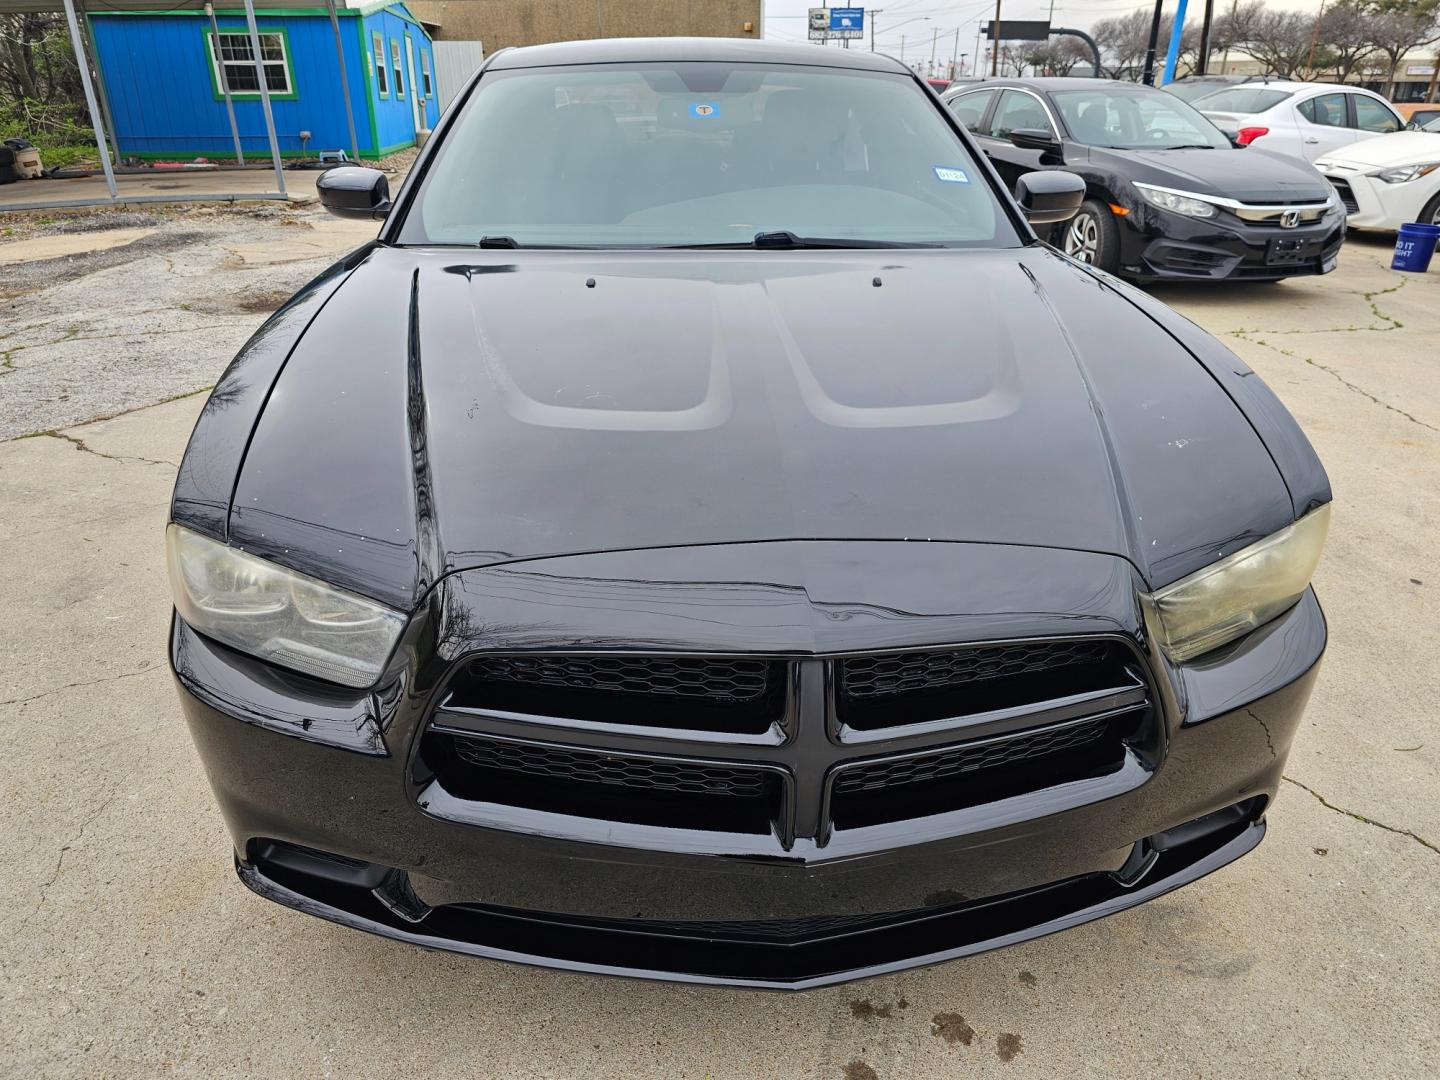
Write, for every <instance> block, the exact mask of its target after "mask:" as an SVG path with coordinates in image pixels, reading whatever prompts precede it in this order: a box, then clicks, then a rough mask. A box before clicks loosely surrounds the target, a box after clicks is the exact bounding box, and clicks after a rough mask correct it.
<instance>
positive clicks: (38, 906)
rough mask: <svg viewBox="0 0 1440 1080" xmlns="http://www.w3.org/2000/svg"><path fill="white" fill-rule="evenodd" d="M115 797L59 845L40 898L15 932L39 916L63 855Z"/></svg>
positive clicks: (42, 886) (95, 811) (108, 806)
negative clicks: (53, 865)
mask: <svg viewBox="0 0 1440 1080" xmlns="http://www.w3.org/2000/svg"><path fill="white" fill-rule="evenodd" d="M117 797H118V795H117V793H115V792H111V794H110V795H109V796H107V797H106V799H105V801H104V802H102V803H101V804H100V805H99V806H97V807H96V808H95V809H94V811H92V812H91V814H90V816H89V817H87V818H86V819H85V820H84V821H82V822H81V823H80V828H79V829H77V830H76V831H75V835H74V836H72V837H71V838H70V839H69V840H67V841H65V843H63V844H62V845H60V853H59V855H58V857H57V858H56V859H55V869H54V870H52V871H50V876H49V877H48V878H46V879H45V880H44V881H42V882H40V885H39V889H38V891H39V893H40V896H39V898H38V899H37V900H36V901H35V906H34V907H33V908H32V909H31V910H30V913H29V914H28V915H26V916H25V918H24V919H22V920H21V921H20V924H19V925H18V926H17V927H16V930H23V929H24V928H25V927H27V926H29V925H30V923H31V921H32V920H33V919H34V918H35V916H37V915H39V914H40V909H41V908H43V907H44V906H45V901H46V900H47V899H48V898H49V895H50V886H52V885H54V884H55V882H56V881H58V880H59V878H60V871H61V870H62V869H64V867H65V853H66V852H67V851H69V850H70V849H71V848H73V847H74V846H75V845H76V844H78V843H79V842H80V841H81V840H82V839H84V837H85V830H86V829H88V828H89V827H90V826H91V825H93V824H94V823H95V822H96V820H97V819H98V818H99V817H100V815H101V814H103V813H104V812H105V811H106V810H108V809H110V805H111V804H112V803H113V802H114V801H115V799H116V798H117Z"/></svg>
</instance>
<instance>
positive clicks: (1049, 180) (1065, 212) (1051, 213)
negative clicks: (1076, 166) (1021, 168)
mask: <svg viewBox="0 0 1440 1080" xmlns="http://www.w3.org/2000/svg"><path fill="white" fill-rule="evenodd" d="M1015 201H1016V202H1018V203H1019V204H1020V209H1021V210H1023V211H1025V220H1026V221H1028V222H1030V224H1031V225H1058V224H1059V223H1060V222H1062V221H1069V220H1070V219H1071V218H1072V217H1074V216H1075V211H1077V210H1079V209H1080V204H1081V203H1082V202H1084V201H1085V181H1084V180H1082V179H1081V178H1080V177H1078V176H1076V175H1075V174H1074V173H1071V172H1065V171H1064V170H1063V169H1046V170H1044V171H1043V172H1028V173H1022V174H1021V176H1020V179H1018V180H1016V181H1015Z"/></svg>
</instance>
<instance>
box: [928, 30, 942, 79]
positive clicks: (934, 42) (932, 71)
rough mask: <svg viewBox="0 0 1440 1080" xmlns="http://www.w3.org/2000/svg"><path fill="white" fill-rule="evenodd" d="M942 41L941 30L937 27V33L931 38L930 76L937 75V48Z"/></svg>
mask: <svg viewBox="0 0 1440 1080" xmlns="http://www.w3.org/2000/svg"><path fill="white" fill-rule="evenodd" d="M939 41H940V28H939V27H938V26H937V27H935V33H934V34H933V35H932V36H931V38H930V74H931V75H934V74H935V46H936V45H937V44H938V43H939Z"/></svg>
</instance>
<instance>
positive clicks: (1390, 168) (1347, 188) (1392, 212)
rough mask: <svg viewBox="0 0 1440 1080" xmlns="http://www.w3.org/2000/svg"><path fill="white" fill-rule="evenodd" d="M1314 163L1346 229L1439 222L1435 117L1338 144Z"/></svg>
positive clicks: (1439, 144) (1439, 125) (1439, 149)
mask: <svg viewBox="0 0 1440 1080" xmlns="http://www.w3.org/2000/svg"><path fill="white" fill-rule="evenodd" d="M1315 167H1316V168H1317V169H1319V170H1320V171H1321V172H1322V173H1324V174H1325V177H1326V179H1328V180H1329V181H1330V183H1331V184H1333V185H1334V186H1335V190H1336V192H1337V193H1338V194H1339V195H1340V201H1341V202H1343V203H1344V204H1345V214H1346V218H1345V220H1346V222H1347V223H1348V224H1349V226H1350V228H1352V229H1378V230H1381V231H1384V232H1393V231H1394V230H1396V229H1398V228H1400V226H1401V225H1404V224H1405V223H1406V222H1409V221H1424V222H1430V223H1433V224H1436V225H1440V120H1432V121H1431V122H1430V123H1429V124H1427V125H1426V126H1425V127H1423V128H1421V129H1420V130H1419V131H1397V132H1396V133H1395V134H1394V135H1386V136H1384V137H1383V138H1380V139H1367V140H1365V141H1364V142H1362V143H1356V144H1355V145H1354V146H1346V147H1342V148H1341V149H1340V150H1337V151H1335V152H1333V153H1330V154H1327V155H1326V156H1325V157H1323V158H1321V159H1320V160H1319V161H1317V162H1315Z"/></svg>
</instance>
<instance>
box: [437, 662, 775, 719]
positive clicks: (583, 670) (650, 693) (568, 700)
mask: <svg viewBox="0 0 1440 1080" xmlns="http://www.w3.org/2000/svg"><path fill="white" fill-rule="evenodd" d="M783 671H784V667H783V664H782V663H781V662H779V661H774V660H750V659H744V658H734V659H731V658H727V657H715V658H695V657H668V656H630V655H623V654H615V655H593V656H575V655H562V654H553V655H552V654H532V655H525V656H484V657H476V658H475V659H473V660H471V661H470V662H469V663H468V664H466V665H465V667H464V669H463V670H462V672H461V673H460V674H459V675H458V677H456V678H455V679H454V680H453V681H452V683H451V685H450V694H449V698H448V700H447V701H446V705H447V706H448V707H453V708H471V709H480V710H491V711H494V710H501V711H505V712H518V713H526V714H529V715H532V716H541V717H563V718H566V719H571V720H581V721H592V722H597V723H607V724H628V725H637V726H648V727H663V728H672V729H677V730H683V729H690V730H696V731H722V732H731V733H735V734H757V733H762V732H765V731H767V730H768V729H769V728H770V726H771V724H773V723H774V722H775V721H776V720H778V719H779V717H780V712H781V709H782V707H783V704H784V692H785V687H784V677H783Z"/></svg>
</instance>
